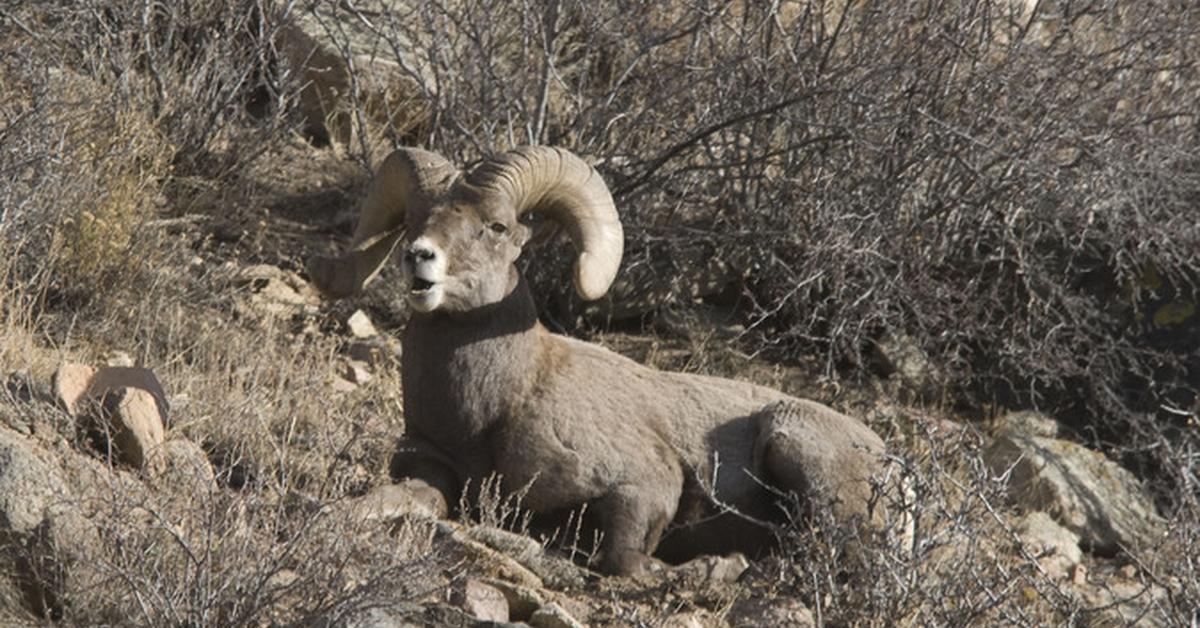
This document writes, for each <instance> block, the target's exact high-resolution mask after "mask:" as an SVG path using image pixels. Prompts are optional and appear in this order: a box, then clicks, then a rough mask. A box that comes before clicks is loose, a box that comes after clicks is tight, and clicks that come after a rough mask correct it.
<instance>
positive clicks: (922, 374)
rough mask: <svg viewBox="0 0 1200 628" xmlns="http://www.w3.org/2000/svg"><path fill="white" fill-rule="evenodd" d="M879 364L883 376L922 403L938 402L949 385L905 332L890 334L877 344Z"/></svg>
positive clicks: (875, 353) (876, 352) (876, 342)
mask: <svg viewBox="0 0 1200 628" xmlns="http://www.w3.org/2000/svg"><path fill="white" fill-rule="evenodd" d="M874 349H875V351H874V355H875V361H876V363H877V366H878V368H879V369H880V372H881V374H882V375H883V376H885V377H887V378H889V379H890V380H892V381H894V382H896V383H897V384H898V385H899V386H900V387H901V389H902V390H904V391H906V392H908V393H909V394H912V395H915V396H916V397H917V398H919V399H929V400H936V399H938V398H940V397H941V396H942V393H943V392H944V391H945V389H946V382H947V381H948V379H947V377H946V375H945V373H943V372H942V371H941V370H940V369H939V368H937V366H935V365H934V364H933V361H932V360H930V359H929V356H928V355H927V354H926V353H925V350H924V349H922V348H921V346H920V345H919V344H917V342H916V341H915V340H913V339H912V338H911V337H910V336H908V335H907V334H905V333H903V332H897V333H888V334H885V335H884V336H883V337H881V338H879V339H878V340H876V341H875V344H874Z"/></svg>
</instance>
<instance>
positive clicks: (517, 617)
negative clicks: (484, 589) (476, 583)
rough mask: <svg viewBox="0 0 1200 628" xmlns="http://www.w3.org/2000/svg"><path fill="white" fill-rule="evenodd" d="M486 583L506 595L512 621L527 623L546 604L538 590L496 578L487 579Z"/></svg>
mask: <svg viewBox="0 0 1200 628" xmlns="http://www.w3.org/2000/svg"><path fill="white" fill-rule="evenodd" d="M484 582H486V583H487V584H489V585H491V586H493V587H495V588H496V589H497V590H499V591H500V592H501V593H503V594H504V598H505V599H506V600H508V617H509V619H510V620H511V621H525V620H527V619H529V618H530V617H531V616H532V615H533V613H534V612H536V611H537V609H539V608H541V607H542V606H543V605H545V604H546V599H545V598H544V597H543V596H542V594H541V593H539V592H538V590H537V589H533V588H530V587H523V586H521V585H519V584H514V583H512V582H505V581H504V580H498V579H495V578H485V579H484Z"/></svg>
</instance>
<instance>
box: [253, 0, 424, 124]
mask: <svg viewBox="0 0 1200 628" xmlns="http://www.w3.org/2000/svg"><path fill="white" fill-rule="evenodd" d="M407 4H408V3H407V2H404V1H403V0H366V1H365V2H357V3H355V4H354V7H353V8H351V7H350V5H348V4H338V3H316V4H313V5H312V6H311V7H306V8H305V9H296V10H294V11H293V12H292V13H291V14H290V15H288V16H286V18H285V21H284V23H283V24H282V25H281V26H280V28H279V29H278V30H277V31H276V36H275V48H276V50H278V51H279V54H280V57H281V60H282V61H283V62H285V63H286V64H287V67H288V68H289V69H290V70H291V71H292V72H294V73H295V74H296V75H298V77H299V79H300V80H301V82H302V84H303V85H304V88H303V89H302V90H301V93H300V101H299V109H300V113H301V115H303V116H304V118H305V121H306V124H307V126H308V130H309V132H310V133H311V134H312V135H313V136H314V137H316V138H317V139H320V140H324V141H328V142H331V143H333V144H335V145H342V146H345V145H347V144H349V143H350V142H351V141H352V140H353V139H354V138H355V136H356V134H357V133H361V132H362V131H363V130H362V129H361V128H358V124H359V123H361V122H364V121H366V122H373V123H376V124H379V125H380V126H384V127H388V126H390V127H391V128H393V129H395V130H396V131H397V132H398V133H401V134H403V133H405V132H406V131H409V130H411V129H413V128H414V127H416V126H418V125H420V124H422V123H423V122H424V121H425V120H427V119H428V109H427V107H426V106H425V105H424V104H423V102H422V96H423V92H422V87H424V88H425V89H428V86H430V85H433V81H432V80H429V79H428V77H427V76H426V75H427V74H428V73H427V72H426V71H424V70H422V68H423V67H424V66H423V64H422V61H421V59H420V58H418V57H417V56H416V55H413V54H411V53H410V48H411V46H410V44H409V43H408V41H407V39H406V37H405V36H404V33H403V32H402V31H403V28H394V27H395V26H397V23H396V22H393V21H391V20H392V19H395V20H404V19H405V17H404V15H405V13H406V9H405V5H407ZM356 9H357V10H360V11H361V13H360V14H356V12H355V11H356ZM384 15H386V16H388V18H389V19H388V20H383V21H381V20H379V19H377V18H378V17H379V16H384ZM397 53H399V54H400V55H404V56H403V58H402V59H398V58H397V56H396V55H397ZM414 75H417V76H421V77H422V80H421V81H418V80H417V79H416V78H415V77H414ZM355 105H357V106H358V107H359V108H360V111H361V112H362V113H364V114H365V116H362V117H359V116H355V115H354V114H353V113H352V108H353V107H354V106H355ZM368 131H369V129H368Z"/></svg>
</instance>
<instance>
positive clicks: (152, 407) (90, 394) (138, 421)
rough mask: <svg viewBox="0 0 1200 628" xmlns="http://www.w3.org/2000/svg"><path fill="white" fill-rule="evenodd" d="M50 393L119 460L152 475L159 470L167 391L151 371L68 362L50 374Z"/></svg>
mask: <svg viewBox="0 0 1200 628" xmlns="http://www.w3.org/2000/svg"><path fill="white" fill-rule="evenodd" d="M54 392H55V395H56V396H57V398H58V401H59V403H60V404H62V406H63V407H64V408H66V410H67V412H69V413H70V414H71V415H72V416H74V417H75V418H76V419H77V420H80V421H82V422H84V423H85V425H86V426H87V429H88V430H89V431H90V432H92V433H93V435H95V436H99V437H100V438H99V440H100V444H101V446H102V448H105V449H109V450H111V451H112V453H114V454H116V457H117V458H118V459H119V460H120V461H122V462H125V463H127V464H130V465H132V466H134V467H138V468H145V469H147V470H149V471H151V472H155V473H157V472H158V471H161V470H162V469H163V468H164V466H165V458H164V457H163V454H162V444H163V442H164V441H165V440H166V428H167V426H168V425H169V415H168V405H167V395H166V393H165V392H164V391H163V388H162V384H160V383H159V381H158V378H157V377H155V376H154V373H153V371H151V370H149V369H145V368H137V367H125V366H102V367H100V368H93V367H91V366H87V365H85V364H76V363H70V362H68V363H65V364H63V365H61V366H59V368H58V371H57V372H56V373H55V374H54Z"/></svg>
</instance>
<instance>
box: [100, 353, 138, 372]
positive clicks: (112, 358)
mask: <svg viewBox="0 0 1200 628" xmlns="http://www.w3.org/2000/svg"><path fill="white" fill-rule="evenodd" d="M104 363H105V364H107V365H109V366H121V367H126V368H130V367H133V366H134V362H133V357H131V356H130V355H129V354H128V353H125V352H124V351H109V352H108V353H107V354H105V356H104Z"/></svg>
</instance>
